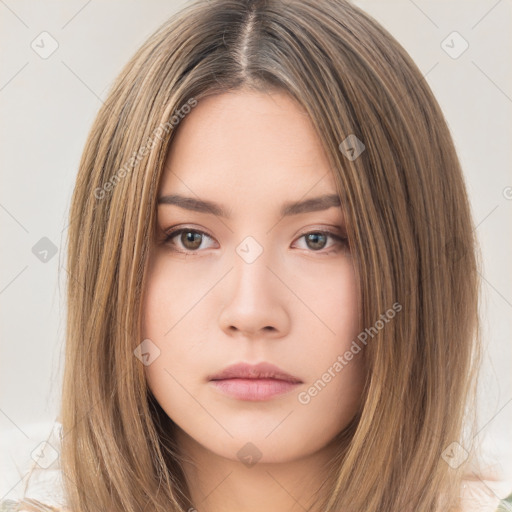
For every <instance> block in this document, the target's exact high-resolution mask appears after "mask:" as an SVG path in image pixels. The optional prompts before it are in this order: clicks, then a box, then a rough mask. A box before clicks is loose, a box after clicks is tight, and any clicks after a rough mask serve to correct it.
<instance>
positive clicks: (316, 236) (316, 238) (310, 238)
mask: <svg viewBox="0 0 512 512" xmlns="http://www.w3.org/2000/svg"><path fill="white" fill-rule="evenodd" d="M319 238H320V239H322V241H321V242H320V247H318V246H316V247H315V244H318V243H319ZM325 239H326V236H325V235H323V234H322V233H311V234H309V235H308V236H307V241H308V242H310V241H311V242H313V247H311V246H310V248H311V249H322V247H323V246H324V245H325Z"/></svg>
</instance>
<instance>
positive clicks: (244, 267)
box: [234, 236, 272, 295]
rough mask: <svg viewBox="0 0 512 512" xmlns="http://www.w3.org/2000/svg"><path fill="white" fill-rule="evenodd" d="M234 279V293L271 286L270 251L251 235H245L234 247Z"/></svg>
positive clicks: (264, 288)
mask: <svg viewBox="0 0 512 512" xmlns="http://www.w3.org/2000/svg"><path fill="white" fill-rule="evenodd" d="M235 253H236V254H235V255H234V267H235V268H234V279H235V281H236V282H235V287H236V293H239V292H243V293H244V294H245V293H247V292H248V293H249V295H251V294H254V293H255V292H257V293H259V292H261V291H262V289H263V290H268V289H269V288H272V283H271V282H270V281H271V272H270V271H269V269H268V268H267V266H271V265H272V263H271V261H270V260H271V257H272V254H271V253H272V251H271V250H270V248H268V247H265V246H264V245H263V243H261V242H260V241H258V240H257V239H256V238H255V237H253V236H247V237H245V238H244V239H243V240H242V241H241V242H240V243H239V244H238V246H237V247H236V248H235Z"/></svg>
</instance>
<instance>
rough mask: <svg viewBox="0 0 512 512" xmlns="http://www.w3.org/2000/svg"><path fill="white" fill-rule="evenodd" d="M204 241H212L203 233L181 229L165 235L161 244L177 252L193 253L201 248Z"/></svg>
mask: <svg viewBox="0 0 512 512" xmlns="http://www.w3.org/2000/svg"><path fill="white" fill-rule="evenodd" d="M205 240H213V239H212V238H211V237H210V236H209V235H208V234H207V233H204V232H203V231H198V230H195V229H190V228H181V229H175V230H174V231H171V232H169V233H167V234H166V237H165V239H164V240H163V243H164V244H166V245H169V246H171V248H172V249H173V250H175V251H177V252H184V253H189V252H190V253H194V252H195V251H198V250H199V249H200V248H201V244H202V243H203V241H205ZM203 249H204V247H203Z"/></svg>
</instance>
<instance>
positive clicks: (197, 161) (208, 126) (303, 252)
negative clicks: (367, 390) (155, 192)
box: [143, 90, 364, 512]
mask: <svg viewBox="0 0 512 512" xmlns="http://www.w3.org/2000/svg"><path fill="white" fill-rule="evenodd" d="M171 193H172V194H182V195H186V196H189V197H194V198H201V199H206V200H211V201H215V202H217V203H220V204H221V205H222V206H223V207H224V208H225V209H226V210H227V211H228V212H230V214H231V217H230V218H229V219H225V218H222V217H220V216H218V215H212V214H211V213H208V212H197V211H190V210H187V209H184V208H181V207H179V206H177V205H169V204H159V206H158V221H157V222H158V226H157V233H156V234H155V240H154V243H153V246H152V249H151V255H150V266H149V274H148V284H147V289H146V290H145V297H144V305H143V307H144V310H143V311H144V314H143V335H144V339H150V340H151V342H152V343H153V344H154V345H155V346H157V347H158V349H159V351H160V353H159V355H158V357H156V359H155V360H154V361H153V362H152V363H151V364H149V365H147V366H145V372H146V378H147V382H148V385H149V388H150V390H151V391H152V393H153V394H154V396H155V397H156V399H157V400H158V402H159V404H160V405H161V407H162V408H163V409H164V410H165V412H166V413H167V415H168V416H169V417H170V418H171V419H172V420H173V421H174V423H175V424H177V425H178V429H177V430H178V432H177V438H178V442H179V446H180V449H181V451H182V452H183V453H184V454H185V455H186V456H187V457H188V458H189V459H190V462H187V463H185V465H184V471H185V474H186V478H187V481H188V483H189V487H190V492H191V496H192V502H193V504H194V506H195V508H196V509H197V510H198V511H199V512H220V511H222V512H230V511H237V512H239V511H240V510H244V512H253V511H254V512H256V511H258V512H261V510H266V511H269V512H271V511H280V512H283V511H289V512H295V511H303V510H304V508H303V507H306V506H308V505H310V504H312V503H313V501H312V500H313V494H314V493H315V492H316V491H317V490H318V489H319V487H320V485H321V484H322V482H323V481H324V479H325V472H324V468H325V466H326V464H327V462H328V460H329V458H330V457H331V456H332V453H333V446H332V444H331V445H330V444H329V443H331V442H332V440H333V438H334V436H335V435H336V434H338V433H339V432H340V431H341V430H342V429H343V428H344V427H346V426H347V424H348V423H349V422H350V420H351V419H352V418H353V416H354V414H355V412H356V409H357V407H358V404H359V401H360V396H361V392H362V387H363V380H364V365H363V357H362V355H361V354H357V355H355V356H354V357H353V359H352V360H351V361H350V362H349V363H348V364H347V365H346V366H344V368H343V370H342V371H340V372H338V373H336V374H335V377H333V378H332V379H331V381H330V382H328V383H327V384H326V385H325V386H324V387H323V389H321V391H320V392H318V393H317V395H316V396H314V397H312V398H311V400H310V401H309V403H307V404H303V403H301V402H300V401H299V400H298V395H299V393H300V392H303V393H304V392H305V391H307V390H308V388H310V387H311V386H312V385H313V384H314V383H315V382H316V381H318V379H320V378H321V377H322V374H324V373H325V372H326V371H327V369H328V368H330V367H332V366H333V363H334V362H335V361H336V360H337V358H338V356H339V355H342V354H344V353H345V351H346V350H347V349H348V348H349V347H350V345H351V343H352V341H353V340H354V339H355V338H356V336H357V334H358V325H359V324H358V313H357V286H356V279H355V272H354V267H353V262H352V257H351V253H350V248H349V247H348V246H347V245H346V244H345V243H343V241H339V240H337V239H336V238H335V237H334V236H327V237H325V238H324V237H322V236H320V238H316V239H315V237H313V239H311V238H308V237H307V236H303V235H304V234H306V233H318V231H319V230H328V231H331V232H332V233H333V235H339V236H344V235H346V226H345V221H344V218H343V214H342V210H341V208H340V207H339V206H332V207H330V208H328V209H324V210H323V211H313V212H304V213H300V214H297V215H292V216H286V217H281V216H280V214H279V212H280V209H281V206H282V204H283V203H284V202H286V201H302V200H305V199H310V198H312V197H317V196H321V195H323V194H336V186H335V182H334V179H333V176H332V171H331V170H330V166H329V163H328V160H327V157H326V155H325V153H324V152H323V149H322V148H321V145H320V141H319V139H318V138H317V135H316V132H315V131H314V129H313V126H312V124H311V122H310V120H309V118H308V116H307V115H306V113H305V112H304V111H303V110H302V109H301V108H300V106H298V104H297V103H295V102H294V101H293V100H292V99H291V98H290V97H289V96H287V95H286V94H284V93H282V92H273V93H259V92H253V91H248V90H239V91H236V92H230V93H225V94H220V95H215V96H210V97H207V98H205V99H202V100H200V101H199V103H198V105H197V106H196V107H195V108H193V109H192V111H191V112H190V113H189V114H188V115H187V116H186V117H185V118H184V120H182V121H181V124H180V125H179V130H178V132H177V134H176V138H175V139H174V141H173V144H172V147H171V149H170V151H169V154H168V158H167V162H166V165H165V170H164V176H163V179H162V182H161V187H160V190H159V197H160V196H162V195H167V194H171ZM175 226H176V227H179V228H182V227H186V228H189V229H194V230H198V231H204V232H206V233H207V236H203V237H202V238H201V236H200V235H196V237H198V238H199V240H197V238H196V240H195V241H194V239H193V235H190V234H189V235H188V237H189V238H187V235H186V233H184V234H183V235H180V234H178V235H175V236H174V238H172V239H171V240H168V241H167V242H163V240H164V238H165V233H166V232H168V231H169V229H170V228H173V227H175ZM248 236H251V237H253V238H254V239H255V240H256V241H257V243H258V244H259V245H260V246H261V248H262V249H263V252H262V253H261V254H260V255H259V257H257V258H256V259H255V261H253V262H252V263H247V262H246V261H245V260H244V259H243V258H242V257H241V256H240V255H239V254H238V253H237V251H236V249H237V247H238V246H239V245H240V244H241V242H242V241H243V240H244V239H245V238H246V237H248ZM190 238H192V240H190ZM243 246H244V244H242V247H243ZM180 251H181V252H180ZM249 251H254V246H250V248H249ZM187 252H188V254H185V253H187ZM194 252H195V253H194ZM262 361H267V362H270V363H273V364H275V365H277V366H279V367H280V368H282V369H283V370H285V371H286V372H288V373H290V374H292V375H294V376H296V377H298V378H299V379H300V380H301V381H302V383H301V384H300V385H299V386H298V387H297V388H296V389H294V390H292V391H291V392H288V393H286V394H284V395H280V396H278V397H274V398H271V399H269V400H266V401H245V400H239V399H235V398H232V397H228V396H225V395H223V394H221V393H220V392H219V391H218V390H217V389H215V388H214V387H213V386H212V385H211V383H210V382H209V380H208V376H210V375H212V374H214V373H216V372H219V371H221V370H222V369H223V368H225V367H226V366H228V365H231V364H234V363H238V362H248V363H251V364H256V363H259V362H262ZM249 442H250V443H252V445H254V446H252V445H250V446H249V447H247V446H246V450H247V451H249V453H250V454H252V455H254V457H255V458H257V454H258V453H260V454H261V458H260V459H259V460H258V462H257V463H256V464H254V465H248V464H246V463H244V462H242V461H241V460H240V458H239V456H238V455H237V452H239V450H240V449H241V448H242V447H244V446H245V445H246V444H247V443H249ZM254 447H256V448H257V450H256V449H255V448H254Z"/></svg>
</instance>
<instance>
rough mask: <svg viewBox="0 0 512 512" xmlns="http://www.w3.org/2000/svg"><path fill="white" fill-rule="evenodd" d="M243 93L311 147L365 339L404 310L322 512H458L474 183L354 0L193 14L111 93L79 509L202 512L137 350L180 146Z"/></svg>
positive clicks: (78, 301) (407, 62)
mask: <svg viewBox="0 0 512 512" xmlns="http://www.w3.org/2000/svg"><path fill="white" fill-rule="evenodd" d="M241 88H245V89H250V90H255V91H269V90H270V89H276V90H280V91H285V92H286V93H288V94H289V95H291V96H292V97H293V98H295V99H296V100H297V102H298V103H299V104H300V105H301V106H302V107H303V108H304V109H305V111H306V112H307V113H308V115H309V116H310V118H311V121H312V122H313V124H314V126H315V129H316V130H317V133H318V136H319V138H320V140H321V142H322V144H323V147H324V148H325V151H326V154H327V155H328V157H329V161H330V163H331V166H332V172H333V174H334V177H335V182H336V185H337V187H338V191H339V194H340V198H341V200H342V204H343V208H344V212H345V215H346V218H347V225H348V230H349V233H348V234H349V243H350V245H351V247H352V251H353V256H354V262H355V269H356V273H357V277H358V283H359V307H360V311H361V330H364V329H365V327H368V326H371V325H373V324H374V323H375V321H376V319H378V318H379V316H380V315H381V314H382V312H384V311H386V310H387V309H389V308H390V307H391V305H392V304H395V303H397V302H398V303H399V304H400V305H401V306H402V311H401V312H400V314H399V315H397V316H396V318H394V320H393V322H390V323H389V324H388V325H387V326H386V329H383V330H381V331H380V332H379V333H378V334H377V335H376V336H375V337H374V338H373V339H372V341H371V343H368V345H367V347H366V348H365V359H366V361H367V367H368V377H367V383H366V387H365V390H364V393H363V395H362V396H361V407H360V411H359V412H358V415H357V421H356V422H354V428H353V429H352V431H351V433H350V438H349V439H348V442H346V443H344V445H343V449H341V444H340V449H339V450H337V451H333V457H332V463H331V466H330V480H329V481H328V482H326V485H327V486H326V489H327V491H326V495H325V496H323V497H322V500H321V503H320V502H319V503H318V510H322V511H325V512H331V511H339V510H345V511H362V510H365V511H366V512H377V511H379V512H382V511H398V510H400V511H403V510H414V511H416V512H421V511H424V512H426V511H430V512H433V511H439V510H443V511H444V510H448V509H449V508H450V507H453V509H454V510H456V509H457V507H458V485H459V481H460V477H461V474H462V470H463V468H464V464H461V465H457V464H451V465H450V464H448V463H447V462H446V461H447V458H446V457H445V456H444V455H443V454H445V450H446V449H447V448H449V447H450V445H451V444H452V443H459V444H458V445H454V446H455V449H456V450H455V451H457V449H459V448H458V447H459V446H460V447H462V448H464V449H466V450H467V451H468V452H470V451H471V450H470V448H469V445H467V444H465V441H464V440H463V439H462V437H461V436H462V431H463V426H464V424H465V423H464V421H465V420H464V418H465V416H464V413H465V407H466V404H467V403H468V398H469V397H470V396H472V392H473V391H474V385H475V382H476V379H475V369H476V367H477V362H478V353H479V352H478V346H479V345H478V322H477V294H478V293H477V289H478V280H477V257H476V255H477V252H476V246H475V238H474V231H473V228H474V226H473V224H472V219H471V214H470V208H469V204H468V199H467V196H466V191H465V185H464V180H463V176H462V172H461V167H460V164H459V161H458V158H457V155H456V150H455V148H454V145H453V143H452V139H451V136H450V133H449V130H448V127H447V125H446V122H445V120H444V117H443V114H442V112H441V110H440V108H439V106H438V104H437V102H436V100H435V99H434V96H433V94H432V92H431V90H430V88H429V86H428V84H427V83H426V80H425V79H424V77H423V76H422V74H421V72H420V71H419V70H418V68H417V66H416V65H415V64H414V63H413V62H412V60H411V58H410V57H409V55H408V54H407V53H406V51H405V50H404V49H403V48H402V47H401V46H400V45H399V44H398V43H397V42H396V40H395V39H394V38H393V37H392V36H391V35H390V34H389V33H388V32H387V31H386V30H384V29H383V28H382V27H381V26H380V25H379V24H378V23H377V22H376V21H375V20H373V19H372V18H371V17H370V16H368V15H367V14H365V13H364V12H363V11H361V10H360V9H359V8H357V7H355V6H354V5H352V4H350V3H348V2H347V1H345V0H323V1H321V2H318V1H317V0H293V1H291V0H290V1H284V0H262V1H258V0H254V1H250V0H208V1H204V0H203V1H198V2H195V3H194V4H192V5H189V6H187V7H186V8H185V9H183V10H182V11H181V12H180V13H178V14H177V15H175V16H173V17H172V18H171V19H170V20H168V21H167V22H166V23H165V24H163V25H162V26H161V27H160V28H159V29H158V30H157V31H156V32H155V34H154V35H152V36H151V37H150V38H149V39H148V40H147V42H146V43H145V44H144V45H143V46H142V47H141V48H140V50H139V51H138V52H137V53H136V54H135V56H134V57H133V58H132V59H131V60H130V62H129V63H128V64H127V65H126V67H125V68H124V69H123V71H122V72H121V74H120V75H119V77H118V78H117V80H116V81H115V83H114V84H113V86H112V88H111V91H110V93H109V95H108V98H107V99H106V101H105V103H104V105H103V106H102V108H101V109H100V112H99V113H98V116H97V118H96V120H95V122H94V124H93V126H92V129H91V132H90V134H89V137H88V140H87V143H86V146H85V149H84V152H83V156H82V159H81V162H80V169H79V173H78V178H77V182H76V187H75V190H74V195H73V199H72V205H71V210H70V227H69V248H68V261H67V272H68V318H67V322H68V323H67V342H66V343H67V344H66V362H65V375H64V392H63V402H62V411H61V418H62V424H63V431H64V436H63V444H62V452H61V461H62V469H63V473H64V477H63V479H64V482H65V485H66V491H67V494H68V499H69V507H70V509H71V510H73V511H74V512H86V511H87V512H92V511H97V510H109V511H110V512H116V511H123V512H125V511H129V512H139V511H141V510H147V511H149V510H158V511H164V510H165V511H170V510H172V511H184V510H187V509H188V507H190V506H191V505H192V504H191V503H190V502H189V495H188V487H187V484H186V482H185V479H184V473H183V471H182V469H181V459H180V456H179V453H178V449H177V446H176V444H175V440H174V437H173V431H172V429H170V428H169V423H168V422H167V421H166V418H165V414H163V411H162V410H161V408H160V407H159V405H158V403H156V401H155V400H154V398H153V397H152V396H151V393H150V392H149V391H148V388H147V385H146V382H145V378H144V370H143V365H142V364H141V362H140V361H139V360H138V358H137V357H135V356H134V350H135V349H136V347H137V346H138V345H139V343H140V342H141V341H142V340H141V338H140V333H141V330H140V327H141V314H142V312H141V304H142V295H143V293H144V289H145V276H146V265H147V261H148V251H149V247H150V241H151V238H152V236H153V233H154V226H155V218H156V196H157V191H158V187H159V183H160V178H161V176H162V172H163V168H164V161H165V157H166V154H167V151H168V149H169V145H170V144H171V143H172V140H173V137H174V134H175V132H176V130H177V129H179V121H180V119H181V118H183V117H184V116H185V115H187V114H188V113H189V112H190V111H191V110H192V109H193V108H194V105H195V104H197V102H200V101H201V99H202V98H204V97H205V96H207V95H212V94H220V93H223V92H226V91H236V90H239V89H241ZM194 102H196V103H194ZM358 141H359V142H358ZM354 144H355V145H356V150H357V153H358V152H359V151H360V150H362V152H361V154H360V155H359V156H357V157H355V156H354V152H353V151H352V150H351V149H350V147H352V149H353V147H354ZM363 145H364V147H363ZM141 149H143V150H141ZM466 424H469V425H471V422H469V423H467V421H466ZM462 453H463V452H462ZM452 456H453V446H452ZM452 466H453V467H452ZM456 466H458V467H456Z"/></svg>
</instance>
